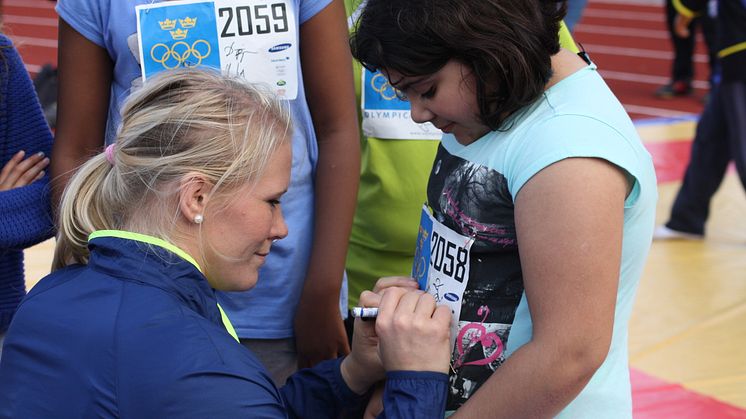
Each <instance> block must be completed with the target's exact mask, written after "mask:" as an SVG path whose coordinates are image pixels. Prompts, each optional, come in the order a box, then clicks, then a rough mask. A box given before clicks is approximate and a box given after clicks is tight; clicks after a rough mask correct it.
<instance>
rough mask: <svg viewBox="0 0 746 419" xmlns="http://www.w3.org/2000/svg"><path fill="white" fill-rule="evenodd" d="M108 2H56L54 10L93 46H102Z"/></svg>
mask: <svg viewBox="0 0 746 419" xmlns="http://www.w3.org/2000/svg"><path fill="white" fill-rule="evenodd" d="M108 8H109V1H108V0H58V1H57V6H56V7H55V10H57V14H58V15H59V16H60V18H61V19H62V20H64V21H65V22H67V24H68V25H70V26H71V27H72V28H73V29H75V30H76V31H77V32H78V33H80V34H81V35H83V36H84V37H86V38H87V39H88V40H89V41H91V42H93V43H94V44H96V45H98V46H100V47H102V48H106V46H105V45H104V34H103V32H104V31H103V27H104V19H103V16H104V15H105V14H106V13H108Z"/></svg>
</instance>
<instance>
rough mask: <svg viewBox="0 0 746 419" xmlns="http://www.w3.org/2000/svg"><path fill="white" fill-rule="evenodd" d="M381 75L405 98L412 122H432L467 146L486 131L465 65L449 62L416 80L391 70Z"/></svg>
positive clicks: (472, 77)
mask: <svg viewBox="0 0 746 419" xmlns="http://www.w3.org/2000/svg"><path fill="white" fill-rule="evenodd" d="M384 73H385V74H387V76H388V79H389V83H391V85H392V86H394V87H395V88H397V89H399V90H400V91H402V92H404V94H405V95H406V96H407V99H408V100H409V103H410V106H411V116H412V120H413V121H415V122H418V123H424V122H432V124H433V125H435V126H436V127H438V128H439V129H440V130H441V131H443V132H447V133H452V134H453V135H454V136H455V137H456V139H457V140H458V142H459V143H461V144H470V143H472V142H474V141H475V140H476V139H478V138H479V137H481V136H483V135H484V134H486V133H487V132H488V131H489V128H488V127H487V126H486V125H485V124H484V123H482V121H481V119H480V118H479V107H478V106H477V94H476V88H475V86H476V82H475V80H474V74H473V73H472V71H471V68H469V67H468V66H467V65H464V64H462V63H460V62H458V61H455V60H450V61H448V62H447V63H446V65H444V66H443V68H441V69H440V70H438V71H437V72H435V73H433V74H430V75H426V76H418V77H407V76H403V75H402V74H400V73H398V72H397V71H394V70H390V71H384Z"/></svg>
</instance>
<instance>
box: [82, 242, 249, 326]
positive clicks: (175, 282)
mask: <svg viewBox="0 0 746 419" xmlns="http://www.w3.org/2000/svg"><path fill="white" fill-rule="evenodd" d="M88 249H89V251H90V253H91V257H90V260H89V262H88V266H89V267H91V268H92V269H95V270H97V271H100V272H103V273H105V274H107V275H111V276H114V277H117V278H119V279H121V280H124V281H130V282H137V283H141V284H145V285H149V286H153V287H156V288H160V289H162V290H164V291H166V292H168V293H170V294H172V295H174V296H176V297H177V298H178V299H179V300H181V301H182V302H183V303H184V304H185V305H187V306H188V307H189V308H191V309H192V310H194V311H196V312H197V313H198V314H200V315H201V316H203V317H205V318H207V319H209V320H210V321H212V322H213V323H215V324H219V325H221V326H224V327H225V328H226V330H227V331H228V333H230V334H231V336H233V337H234V338H235V339H236V340H238V337H237V335H236V332H235V330H234V329H233V325H231V322H230V320H229V319H228V317H227V316H226V315H225V312H224V311H223V309H222V308H221V307H220V306H219V305H218V303H217V299H216V297H215V291H214V290H213V289H212V288H211V287H210V284H209V283H208V282H207V278H205V276H204V274H203V273H202V268H201V267H200V266H199V264H198V263H197V261H195V260H194V258H193V257H191V256H190V255H189V254H188V253H187V252H185V251H184V250H182V249H180V248H178V247H177V246H175V245H173V244H171V243H169V242H167V241H165V240H162V239H159V238H157V237H152V236H148V235H145V234H139V233H133V232H129V231H122V230H98V231H94V232H93V233H91V235H90V236H88Z"/></svg>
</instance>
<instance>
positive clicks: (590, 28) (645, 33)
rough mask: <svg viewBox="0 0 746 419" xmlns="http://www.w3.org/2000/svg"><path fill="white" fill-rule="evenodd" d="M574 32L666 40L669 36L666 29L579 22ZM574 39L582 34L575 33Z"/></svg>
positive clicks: (580, 37) (579, 37)
mask: <svg viewBox="0 0 746 419" xmlns="http://www.w3.org/2000/svg"><path fill="white" fill-rule="evenodd" d="M574 33H575V34H582V33H593V34H600V35H612V36H624V37H630V38H649V39H665V40H668V39H669V38H670V37H671V36H670V35H669V34H668V31H666V30H663V29H661V30H657V29H638V28H625V27H621V26H604V25H585V24H582V23H581V24H579V25H578V27H577V28H575V31H574ZM575 39H581V40H582V36H580V35H576V36H575Z"/></svg>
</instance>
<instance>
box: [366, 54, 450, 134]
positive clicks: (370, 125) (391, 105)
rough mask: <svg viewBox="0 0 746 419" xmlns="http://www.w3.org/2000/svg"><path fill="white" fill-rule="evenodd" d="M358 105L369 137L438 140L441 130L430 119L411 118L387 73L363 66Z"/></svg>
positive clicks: (407, 106)
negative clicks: (421, 121) (418, 121)
mask: <svg viewBox="0 0 746 419" xmlns="http://www.w3.org/2000/svg"><path fill="white" fill-rule="evenodd" d="M361 80H362V89H361V90H362V92H361V98H360V105H361V107H362V110H363V133H364V134H365V135H367V136H369V137H376V138H388V139H395V140H440V137H441V136H442V134H443V133H442V132H441V131H440V130H439V129H437V128H435V126H434V125H433V124H431V123H429V122H427V123H424V124H418V123H416V122H414V121H412V117H411V116H410V111H409V102H407V101H405V100H401V99H400V98H399V92H398V91H397V90H396V89H395V88H394V87H393V86H391V84H389V82H388V80H387V79H386V76H384V75H383V74H381V73H380V72H378V71H376V72H375V73H373V72H371V71H370V70H368V69H366V68H363V74H362V77H361Z"/></svg>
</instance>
